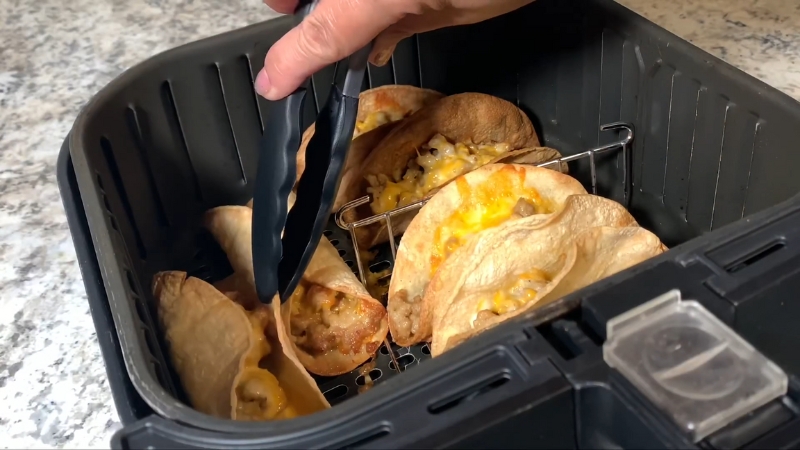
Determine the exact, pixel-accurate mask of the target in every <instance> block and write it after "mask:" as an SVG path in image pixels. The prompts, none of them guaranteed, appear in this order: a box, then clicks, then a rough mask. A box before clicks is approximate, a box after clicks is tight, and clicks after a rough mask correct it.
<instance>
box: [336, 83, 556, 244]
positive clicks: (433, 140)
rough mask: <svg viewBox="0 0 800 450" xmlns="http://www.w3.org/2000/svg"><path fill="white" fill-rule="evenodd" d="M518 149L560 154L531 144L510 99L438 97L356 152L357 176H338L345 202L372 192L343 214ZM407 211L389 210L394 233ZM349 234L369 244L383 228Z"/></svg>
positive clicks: (423, 188)
mask: <svg viewBox="0 0 800 450" xmlns="http://www.w3.org/2000/svg"><path fill="white" fill-rule="evenodd" d="M521 150H525V151H524V152H522V153H523V154H524V155H527V157H528V158H529V159H533V160H537V161H541V160H543V159H546V157H558V156H560V155H558V152H557V151H555V150H553V149H547V148H544V147H540V146H539V138H538V137H537V135H536V131H535V130H534V128H533V125H532V124H531V122H530V120H529V119H528V118H527V116H525V114H524V113H523V112H522V111H521V110H520V109H519V108H517V107H516V106H515V105H514V104H512V103H510V102H508V101H505V100H502V99H500V98H497V97H493V96H491V95H486V94H479V93H464V94H456V95H451V96H448V97H445V98H443V99H441V100H439V101H437V102H435V103H432V104H430V105H428V106H426V107H424V108H422V109H420V110H419V111H418V112H417V113H415V114H414V115H412V116H410V117H408V118H407V119H405V120H403V121H402V122H399V123H398V124H397V126H395V127H394V129H393V130H392V131H391V132H390V133H388V135H387V136H386V137H385V138H384V139H383V140H382V141H381V142H380V143H379V144H378V145H377V146H376V147H375V148H374V149H373V150H372V151H371V152H370V153H369V155H368V156H367V158H366V159H365V160H364V163H363V164H362V165H361V167H360V168H359V173H360V178H354V179H353V180H352V181H351V182H348V184H346V185H345V184H342V187H341V188H340V189H341V191H342V194H341V195H342V196H343V197H344V199H343V200H344V201H345V202H349V201H352V200H355V199H357V198H360V197H363V196H364V195H367V194H370V195H371V196H372V201H371V203H370V204H368V205H363V206H362V207H360V208H356V209H353V210H351V211H348V212H346V213H345V214H343V218H344V219H345V221H346V222H349V223H352V222H356V221H358V220H361V219H365V218H367V217H370V216H372V215H375V214H379V213H383V212H386V211H389V210H392V209H395V208H397V207H400V206H404V205H407V204H410V203H413V202H415V201H418V200H422V199H425V198H428V197H430V196H431V195H433V194H434V193H435V192H436V191H437V190H438V189H440V188H442V186H444V185H446V184H447V183H449V182H450V181H451V180H452V179H454V178H456V177H457V176H458V175H461V174H464V173H466V172H469V171H471V170H474V169H476V168H478V167H481V166H483V165H486V164H489V163H492V162H496V161H499V160H501V159H504V158H508V157H509V155H511V154H512V152H515V151H521ZM539 153H541V154H542V156H541V157H539V158H536V157H534V155H536V154H539ZM556 155H558V156H556ZM512 156H513V155H512ZM520 156H521V155H520ZM411 216H412V214H409V215H407V216H406V217H400V216H396V217H395V221H394V222H393V224H394V227H393V228H394V231H395V233H397V234H399V233H402V232H403V231H404V230H405V227H406V226H408V222H409V221H410V219H411ZM356 237H357V239H358V243H359V244H360V245H361V247H362V248H369V247H372V246H374V245H376V244H379V243H382V242H386V240H388V233H387V232H386V226H385V224H382V223H376V224H374V225H371V226H368V227H363V228H358V229H356Z"/></svg>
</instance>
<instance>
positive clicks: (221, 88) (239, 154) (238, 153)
mask: <svg viewBox="0 0 800 450" xmlns="http://www.w3.org/2000/svg"><path fill="white" fill-rule="evenodd" d="M211 70H213V71H214V72H215V73H216V76H217V82H218V83H219V94H220V99H222V104H223V105H224V106H225V117H226V118H227V119H228V131H229V132H230V134H231V141H232V142H233V150H234V151H235V152H236V160H237V161H239V175H240V176H241V179H242V181H243V182H244V183H247V175H245V173H244V164H243V163H242V152H241V150H240V149H239V142H237V140H236V133H234V132H233V123H232V122H231V111H230V107H229V106H228V99H227V98H226V96H225V84H224V83H223V81H222V73H220V71H219V65H218V64H214V65H213V66H211Z"/></svg>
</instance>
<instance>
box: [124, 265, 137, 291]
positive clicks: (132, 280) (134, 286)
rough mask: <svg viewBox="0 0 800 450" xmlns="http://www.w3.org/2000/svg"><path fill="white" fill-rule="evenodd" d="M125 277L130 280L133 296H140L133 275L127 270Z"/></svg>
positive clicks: (129, 284)
mask: <svg viewBox="0 0 800 450" xmlns="http://www.w3.org/2000/svg"><path fill="white" fill-rule="evenodd" d="M125 277H126V278H127V279H128V286H129V287H130V288H131V292H133V295H139V290H138V289H136V281H135V280H134V279H133V274H132V273H131V271H130V270H125Z"/></svg>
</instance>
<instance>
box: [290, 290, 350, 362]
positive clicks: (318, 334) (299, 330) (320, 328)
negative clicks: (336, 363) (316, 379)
mask: <svg viewBox="0 0 800 450" xmlns="http://www.w3.org/2000/svg"><path fill="white" fill-rule="evenodd" d="M291 301H292V311H291V325H292V326H291V334H292V338H293V340H294V342H295V345H297V346H298V347H300V348H302V349H303V350H305V351H306V352H308V353H309V354H312V355H318V354H324V353H327V352H330V351H334V350H336V351H339V352H342V353H351V352H352V349H350V348H347V345H348V343H347V342H345V340H344V339H342V336H341V334H340V333H342V332H343V330H347V329H351V328H353V327H354V326H356V325H358V324H359V323H363V321H364V320H363V316H364V310H363V306H362V303H361V301H360V300H359V299H357V298H355V297H352V296H349V295H345V294H344V293H342V292H338V291H334V290H332V289H328V288H326V287H323V286H319V285H316V284H301V285H300V286H298V287H297V289H295V291H294V293H293V294H292V299H291Z"/></svg>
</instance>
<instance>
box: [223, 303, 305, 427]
mask: <svg viewBox="0 0 800 450" xmlns="http://www.w3.org/2000/svg"><path fill="white" fill-rule="evenodd" d="M260 313H263V314H267V313H268V312H267V311H266V310H263V311H258V312H248V313H247V316H248V319H249V320H250V325H251V326H252V327H253V330H252V332H253V335H254V336H257V340H256V343H255V345H253V347H252V348H251V349H250V351H249V352H248V353H247V354H246V355H245V357H244V361H243V368H242V373H241V376H240V378H239V384H238V385H237V386H236V390H235V391H236V396H237V398H238V400H239V401H238V403H237V407H236V412H237V418H239V419H244V420H271V419H290V418H293V417H296V416H297V412H296V411H295V410H294V408H293V407H291V406H290V405H289V402H288V400H287V398H286V394H285V393H284V391H283V389H282V388H281V386H280V383H278V379H277V378H275V376H274V375H273V374H272V373H270V372H269V371H268V370H267V369H262V368H261V367H259V363H260V362H261V360H262V359H264V358H266V357H267V356H268V355H269V354H270V353H271V352H272V348H271V347H270V345H269V342H268V341H267V338H266V336H265V335H264V320H265V319H264V318H263V317H260V316H259V314H260Z"/></svg>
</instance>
